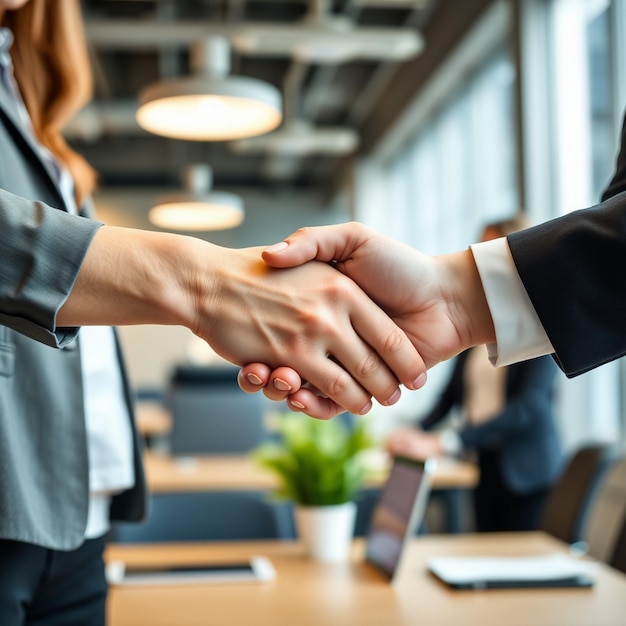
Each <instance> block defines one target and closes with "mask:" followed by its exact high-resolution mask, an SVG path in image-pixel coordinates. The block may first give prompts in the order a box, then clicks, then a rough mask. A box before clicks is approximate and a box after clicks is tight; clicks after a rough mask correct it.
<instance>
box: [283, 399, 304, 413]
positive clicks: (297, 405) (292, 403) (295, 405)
mask: <svg viewBox="0 0 626 626" xmlns="http://www.w3.org/2000/svg"><path fill="white" fill-rule="evenodd" d="M287 404H289V406H290V407H293V408H294V409H298V410H299V411H302V409H304V404H302V402H298V401H297V400H287Z"/></svg>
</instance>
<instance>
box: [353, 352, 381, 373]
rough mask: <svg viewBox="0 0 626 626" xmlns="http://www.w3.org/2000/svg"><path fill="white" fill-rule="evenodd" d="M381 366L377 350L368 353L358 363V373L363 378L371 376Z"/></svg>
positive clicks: (356, 370) (356, 369)
mask: <svg viewBox="0 0 626 626" xmlns="http://www.w3.org/2000/svg"><path fill="white" fill-rule="evenodd" d="M379 368H380V359H379V358H378V355H377V354H376V353H375V352H369V353H368V354H366V355H365V356H364V357H363V358H362V359H361V360H360V361H359V362H358V363H357V365H356V368H355V372H356V375H357V376H359V377H361V378H370V377H371V376H373V375H374V374H376V372H378V370H379Z"/></svg>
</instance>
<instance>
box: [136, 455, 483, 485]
mask: <svg viewBox="0 0 626 626" xmlns="http://www.w3.org/2000/svg"><path fill="white" fill-rule="evenodd" d="M144 467H145V472H146V480H147V482H148V487H149V488H150V491H151V492H152V493H176V492H185V491H208V490H215V491H219V490H223V491H229V490H237V489H242V490H248V489H261V490H271V489H274V488H275V487H276V486H277V484H278V483H277V479H276V477H275V476H274V474H272V473H270V472H269V471H267V470H264V469H263V468H261V467H259V465H258V464H256V463H255V461H254V460H253V459H252V458H251V457H250V456H246V455H237V454H235V455H221V454H220V455H218V454H205V455H195V456H191V457H173V456H170V455H168V454H163V453H160V452H152V451H149V450H147V451H146V452H145V453H144ZM388 469H389V468H388V465H386V464H385V463H384V462H383V461H381V460H380V459H377V460H376V461H375V462H374V463H373V466H372V468H371V471H369V472H368V479H367V484H366V486H367V487H379V486H380V485H382V483H383V482H384V480H385V478H386V476H387V473H388ZM477 482H478V468H477V467H476V466H475V465H474V464H472V463H468V462H466V461H460V460H457V459H451V458H441V459H436V460H435V462H434V473H433V476H432V488H433V489H441V490H443V489H470V488H472V487H474V486H475V485H476V483H477Z"/></svg>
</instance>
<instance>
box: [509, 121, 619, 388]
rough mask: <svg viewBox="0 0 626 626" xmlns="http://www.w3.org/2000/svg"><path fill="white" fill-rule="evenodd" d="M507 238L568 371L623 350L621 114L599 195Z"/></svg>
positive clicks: (583, 369)
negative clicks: (615, 150) (609, 170)
mask: <svg viewBox="0 0 626 626" xmlns="http://www.w3.org/2000/svg"><path fill="white" fill-rule="evenodd" d="M508 242H509V247H510V248H511V254H512V255H513V260H514V262H515V265H516V267H517V271H518V273H519V275H520V278H521V279H522V282H523V283H524V287H525V288H526V291H527V292H528V295H529V297H530V299H531V301H532V303H533V306H534V307H535V310H536V311H537V315H538V316H539V319H540V320H541V323H542V324H543V327H544V328H545V330H546V333H547V334H548V337H549V338H550V341H551V342H552V345H553V346H554V349H555V353H556V354H555V357H556V360H557V363H558V364H559V366H560V367H561V369H563V371H564V372H565V373H566V374H567V375H568V376H570V377H571V376H576V375H577V374H582V373H583V372H586V371H587V370H590V369H592V368H594V367H597V366H599V365H602V364H603V363H607V362H608V361H612V360H613V359H616V358H618V357H621V356H623V355H624V354H626V117H625V119H624V126H623V128H622V145H621V149H620V154H619V157H618V160H617V167H616V171H615V175H614V177H613V180H612V181H611V183H610V184H609V186H608V188H607V190H606V191H605V192H604V194H603V196H602V202H601V203H600V204H598V205H596V206H594V207H591V208H589V209H584V210H581V211H576V212H574V213H570V214H569V215H566V216H564V217H560V218H557V219H554V220H551V221H549V222H546V223H545V224H540V225H539V226H535V227H533V228H529V229H528V230H525V231H520V232H517V233H513V234H512V235H509V236H508Z"/></svg>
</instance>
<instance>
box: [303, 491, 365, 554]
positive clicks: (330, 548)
mask: <svg viewBox="0 0 626 626" xmlns="http://www.w3.org/2000/svg"><path fill="white" fill-rule="evenodd" d="M295 519H296V529H297V531H298V537H299V538H300V540H301V541H302V542H303V543H304V545H305V547H306V549H307V552H308V553H309V556H311V557H312V558H313V559H316V560H318V561H345V560H346V559H347V558H348V555H349V552H350V545H351V544H352V538H353V535H354V523H355V521H356V504H355V503H354V502H344V503H343V504H334V505H329V506H296V508H295Z"/></svg>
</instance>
